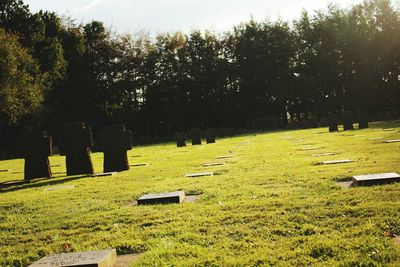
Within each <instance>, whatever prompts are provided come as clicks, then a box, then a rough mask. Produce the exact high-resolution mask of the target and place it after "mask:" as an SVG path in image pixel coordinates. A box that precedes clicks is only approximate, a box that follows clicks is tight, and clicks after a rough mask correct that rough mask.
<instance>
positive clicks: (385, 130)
mask: <svg viewBox="0 0 400 267" xmlns="http://www.w3.org/2000/svg"><path fill="white" fill-rule="evenodd" d="M383 131H384V132H394V131H396V129H383Z"/></svg>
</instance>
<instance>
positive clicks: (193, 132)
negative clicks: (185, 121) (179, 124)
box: [190, 128, 201, 146]
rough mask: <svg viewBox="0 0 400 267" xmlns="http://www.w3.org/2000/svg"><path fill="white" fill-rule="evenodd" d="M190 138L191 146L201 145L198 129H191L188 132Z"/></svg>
mask: <svg viewBox="0 0 400 267" xmlns="http://www.w3.org/2000/svg"><path fill="white" fill-rule="evenodd" d="M190 138H191V139H192V145H193V146H194V145H201V130H200V128H192V130H191V131H190Z"/></svg>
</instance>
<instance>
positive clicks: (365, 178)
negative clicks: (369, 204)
mask: <svg viewBox="0 0 400 267" xmlns="http://www.w3.org/2000/svg"><path fill="white" fill-rule="evenodd" d="M398 182H400V175H399V174H397V173H378V174H367V175H356V176H353V184H354V185H355V186H371V185H381V184H389V183H398Z"/></svg>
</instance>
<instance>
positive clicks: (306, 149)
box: [301, 147, 321, 151]
mask: <svg viewBox="0 0 400 267" xmlns="http://www.w3.org/2000/svg"><path fill="white" fill-rule="evenodd" d="M317 149H321V147H303V148H301V150H303V151H310V150H317Z"/></svg>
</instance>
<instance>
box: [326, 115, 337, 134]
mask: <svg viewBox="0 0 400 267" xmlns="http://www.w3.org/2000/svg"><path fill="white" fill-rule="evenodd" d="M338 124H339V119H338V117H337V116H335V115H333V114H331V115H329V117H328V127H329V132H330V133H332V132H337V131H338V130H339V129H338Z"/></svg>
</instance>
